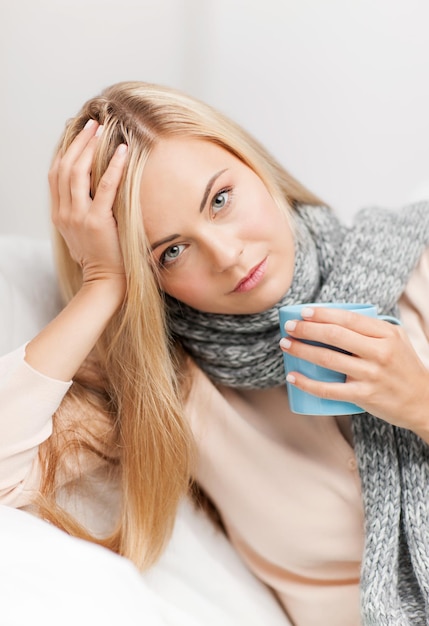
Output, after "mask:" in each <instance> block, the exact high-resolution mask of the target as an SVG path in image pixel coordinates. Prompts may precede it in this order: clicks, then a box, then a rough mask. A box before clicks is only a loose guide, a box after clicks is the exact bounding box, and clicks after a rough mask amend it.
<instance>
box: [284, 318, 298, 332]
mask: <svg viewBox="0 0 429 626" xmlns="http://www.w3.org/2000/svg"><path fill="white" fill-rule="evenodd" d="M295 328H296V322H294V321H293V320H289V321H288V322H286V324H285V330H287V331H294V330H295Z"/></svg>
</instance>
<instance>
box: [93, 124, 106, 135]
mask: <svg viewBox="0 0 429 626" xmlns="http://www.w3.org/2000/svg"><path fill="white" fill-rule="evenodd" d="M103 130H104V126H103V124H100V126H99V127H98V128H97V130H96V132H95V136H96V137H99V136H100V135H101V133H102V132H103Z"/></svg>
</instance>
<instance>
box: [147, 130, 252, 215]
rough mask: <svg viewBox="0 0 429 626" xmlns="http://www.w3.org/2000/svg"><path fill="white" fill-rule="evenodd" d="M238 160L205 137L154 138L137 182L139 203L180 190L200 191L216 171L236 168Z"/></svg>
mask: <svg viewBox="0 0 429 626" xmlns="http://www.w3.org/2000/svg"><path fill="white" fill-rule="evenodd" d="M238 164H241V162H240V161H239V159H237V158H236V157H235V156H234V155H232V154H231V153H230V152H228V151H227V150H226V149H225V148H222V147H220V146H218V145H216V144H214V143H212V142H210V141H208V140H205V139H197V138H185V137H168V138H164V139H161V140H160V141H158V142H157V143H156V144H155V146H154V147H153V149H152V150H151V152H150V154H149V156H148V159H147V162H146V164H145V167H144V171H143V175H142V183H141V198H142V203H143V205H144V204H146V202H147V201H148V200H149V199H150V198H151V197H152V196H154V195H156V196H159V194H162V193H167V192H169V191H172V190H174V192H176V193H177V192H178V191H179V190H180V189H183V190H184V191H188V192H189V191H190V190H191V189H194V188H195V189H200V190H203V189H204V186H205V184H206V183H207V180H208V179H209V178H210V177H211V176H212V175H213V174H214V173H215V172H216V171H218V170H220V169H226V168H231V167H236V166H237V165H238Z"/></svg>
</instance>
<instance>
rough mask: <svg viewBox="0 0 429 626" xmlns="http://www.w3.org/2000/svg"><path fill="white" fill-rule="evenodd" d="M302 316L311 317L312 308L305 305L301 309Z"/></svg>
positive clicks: (312, 313)
mask: <svg viewBox="0 0 429 626" xmlns="http://www.w3.org/2000/svg"><path fill="white" fill-rule="evenodd" d="M301 315H302V317H313V315H314V309H311V308H310V307H309V306H306V307H304V308H303V309H302V311H301Z"/></svg>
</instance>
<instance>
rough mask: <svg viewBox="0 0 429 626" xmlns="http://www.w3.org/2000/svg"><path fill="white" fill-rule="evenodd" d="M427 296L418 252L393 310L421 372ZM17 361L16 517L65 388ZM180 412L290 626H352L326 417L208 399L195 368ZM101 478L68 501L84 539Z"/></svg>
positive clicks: (3, 398) (4, 398)
mask: <svg viewBox="0 0 429 626" xmlns="http://www.w3.org/2000/svg"><path fill="white" fill-rule="evenodd" d="M427 294H429V250H427V251H426V253H425V255H424V256H423V257H422V259H421V261H420V264H419V266H418V267H417V268H416V270H415V271H414V273H413V275H412V277H411V280H410V281H409V284H408V285H407V289H406V292H405V294H404V296H403V297H402V299H401V302H400V308H401V315H402V319H403V321H404V325H405V326H406V328H407V330H408V332H409V334H410V337H411V340H412V341H413V343H414V345H415V348H416V349H417V350H418V352H419V354H420V356H421V358H422V360H423V361H424V363H425V364H426V365H427V366H428V367H429V343H428V338H429V310H426V307H425V304H426V301H427V300H428V296H427ZM23 355H24V349H23V348H21V349H19V350H18V351H16V352H15V353H12V354H10V355H7V356H5V357H3V358H1V359H0V406H1V411H0V503H3V504H9V505H11V506H15V507H24V508H25V507H26V506H28V504H29V501H30V497H31V494H32V491H33V490H34V489H37V486H38V484H39V467H38V461H37V446H38V445H39V444H40V443H41V442H42V441H43V440H44V439H46V438H47V437H48V436H49V434H50V432H51V415H52V413H53V412H54V411H55V410H56V408H57V406H58V405H59V403H60V402H61V399H62V397H63V395H64V394H65V393H66V391H67V389H68V387H69V385H68V384H67V383H61V382H59V381H54V380H51V379H49V378H47V377H45V376H42V375H41V374H39V373H38V372H36V371H34V370H33V369H32V368H31V367H29V366H28V365H27V364H26V363H25V362H24V361H23ZM187 410H188V413H189V418H190V420H191V423H192V427H193V431H194V433H195V437H196V439H197V442H198V445H199V466H198V469H197V479H198V481H199V482H200V483H201V485H202V486H203V487H204V488H205V489H206V491H207V493H208V494H209V495H210V496H211V497H212V499H213V501H214V502H215V503H216V505H217V506H218V508H219V510H220V511H221V513H222V515H223V518H224V522H225V525H226V528H227V531H228V533H229V535H230V538H231V541H232V542H233V544H234V545H235V547H236V548H237V550H238V551H239V552H240V554H241V555H242V557H243V559H244V560H245V561H246V562H247V564H248V565H249V567H250V568H251V569H252V570H253V571H254V572H255V573H256V574H257V576H258V577H259V578H261V579H262V580H263V581H264V582H266V583H267V584H268V585H269V586H270V587H271V588H272V589H273V590H274V591H275V593H276V595H277V596H278V598H279V600H280V602H281V603H282V605H283V606H284V608H285V611H286V612H287V614H288V615H289V617H290V618H291V620H292V622H293V623H294V624H295V625H296V626H349V625H350V626H358V625H359V624H360V620H359V602H358V582H359V569H360V560H361V555H362V547H363V511H362V503H361V495H360V483H359V477H358V473H357V469H356V462H355V458H354V453H353V450H352V448H351V446H350V445H349V443H348V442H347V441H346V439H345V438H344V437H343V435H342V434H341V432H340V429H339V428H338V424H337V421H336V419H335V418H334V417H329V416H327V417H326V416H323V417H320V416H298V415H294V414H293V413H291V412H290V410H289V407H288V403H287V396H286V391H285V388H274V389H268V390H255V391H242V392H238V391H233V390H231V389H226V388H221V389H216V388H215V387H214V386H213V385H212V384H211V383H210V381H209V380H208V379H207V377H206V376H205V375H204V374H203V373H202V372H201V371H199V370H198V369H197V368H194V380H193V386H192V389H191V393H190V396H189V400H188V405H187ZM101 478H102V477H101V476H100V475H99V473H98V475H96V479H95V480H94V482H93V484H94V491H93V493H91V497H88V494H87V493H86V494H82V498H81V500H80V501H79V500H78V501H76V500H75V501H74V502H73V503H70V508H73V510H74V512H76V513H77V514H78V515H79V516H80V518H81V519H83V520H85V522H86V523H87V524H88V526H89V527H90V529H92V530H94V531H99V530H100V528H101V526H100V518H102V519H103V520H104V522H105V521H106V518H108V515H107V513H108V511H109V498H111V500H110V504H111V506H110V513H111V516H110V517H111V520H112V521H113V520H114V519H115V517H116V515H115V510H116V506H117V500H116V497H115V496H113V495H112V496H109V493H110V490H109V489H108V488H106V484H105V481H103V480H101ZM113 493H114V490H113ZM101 512H102V514H100V513H101ZM104 522H103V526H104Z"/></svg>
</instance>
